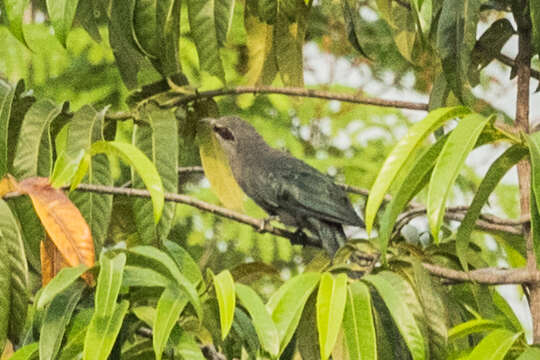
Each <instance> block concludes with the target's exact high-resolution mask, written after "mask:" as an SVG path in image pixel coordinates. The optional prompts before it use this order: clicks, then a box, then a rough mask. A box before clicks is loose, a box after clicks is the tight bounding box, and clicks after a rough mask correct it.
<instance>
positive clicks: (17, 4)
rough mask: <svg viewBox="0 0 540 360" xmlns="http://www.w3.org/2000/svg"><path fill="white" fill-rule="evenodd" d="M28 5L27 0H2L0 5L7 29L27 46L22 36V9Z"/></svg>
mask: <svg viewBox="0 0 540 360" xmlns="http://www.w3.org/2000/svg"><path fill="white" fill-rule="evenodd" d="M27 5H28V0H2V1H0V6H1V8H0V9H1V10H2V16H3V17H4V21H5V24H6V25H7V26H8V29H9V31H10V32H11V33H12V34H13V36H15V37H16V38H17V40H19V41H20V42H21V43H23V44H24V46H26V47H28V45H27V44H26V40H25V38H24V32H23V16H24V10H25V9H26V6H27Z"/></svg>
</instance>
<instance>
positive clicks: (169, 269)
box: [129, 246, 202, 320]
mask: <svg viewBox="0 0 540 360" xmlns="http://www.w3.org/2000/svg"><path fill="white" fill-rule="evenodd" d="M129 251H130V253H132V254H136V255H137V256H139V257H141V259H142V261H144V264H145V265H146V266H151V267H152V268H153V269H155V270H156V271H159V272H161V273H162V274H164V275H166V276H167V277H170V276H172V278H173V279H174V280H175V281H176V283H177V285H178V286H179V287H180V289H181V290H183V291H184V292H185V293H186V295H187V296H188V299H189V302H190V303H191V304H192V305H193V308H194V309H195V312H196V313H197V316H198V317H199V319H200V320H202V308H201V301H200V299H199V296H198V295H197V290H196V288H195V286H194V285H193V284H192V283H191V282H189V280H188V279H187V278H186V277H185V276H184V275H182V273H180V271H179V269H178V266H177V265H176V264H175V262H174V260H173V259H171V257H170V256H168V255H167V254H166V253H164V252H162V251H160V250H158V249H156V248H155V247H153V246H136V247H134V248H131V249H130V250H129Z"/></svg>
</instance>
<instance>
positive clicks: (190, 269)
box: [163, 240, 203, 285]
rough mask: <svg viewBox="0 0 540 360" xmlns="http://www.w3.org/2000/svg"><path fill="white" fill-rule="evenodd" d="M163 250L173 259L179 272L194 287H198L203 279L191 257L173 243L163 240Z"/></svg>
mask: <svg viewBox="0 0 540 360" xmlns="http://www.w3.org/2000/svg"><path fill="white" fill-rule="evenodd" d="M163 245H164V246H165V249H166V250H167V252H168V253H169V255H170V256H171V257H172V258H173V259H174V261H175V262H176V265H177V266H178V268H179V269H180V272H181V273H182V274H184V276H185V277H186V278H187V279H188V280H189V281H190V282H191V283H192V284H194V285H198V284H199V283H200V282H202V280H203V277H202V274H201V270H200V269H199V265H197V263H196V262H195V260H193V258H192V257H191V255H189V253H188V252H187V251H186V249H184V248H183V247H181V246H180V245H178V244H177V243H175V242H172V241H170V240H165V241H164V242H163Z"/></svg>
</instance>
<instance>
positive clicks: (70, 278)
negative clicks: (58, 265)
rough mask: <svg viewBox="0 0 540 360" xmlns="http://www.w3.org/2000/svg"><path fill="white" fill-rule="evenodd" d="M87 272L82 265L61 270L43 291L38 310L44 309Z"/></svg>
mask: <svg viewBox="0 0 540 360" xmlns="http://www.w3.org/2000/svg"><path fill="white" fill-rule="evenodd" d="M86 270H88V267H87V266H86V265H82V264H81V265H79V266H77V267H65V268H63V269H62V270H60V272H59V273H58V274H56V276H55V277H54V278H53V279H52V280H51V281H50V282H49V283H48V284H47V286H45V288H43V290H42V291H41V295H40V296H39V298H38V299H37V308H38V309H43V308H44V307H45V306H46V305H47V304H48V303H50V302H51V301H52V300H53V299H54V298H55V297H56V295H58V294H59V293H61V292H62V291H64V290H65V289H67V288H68V287H69V286H70V285H71V284H72V283H73V282H75V280H77V279H78V278H79V277H80V276H81V275H82V274H83V273H84V272H85V271H86Z"/></svg>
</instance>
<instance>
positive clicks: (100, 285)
mask: <svg viewBox="0 0 540 360" xmlns="http://www.w3.org/2000/svg"><path fill="white" fill-rule="evenodd" d="M125 264H126V254H118V255H116V256H115V257H114V258H112V259H110V258H109V257H108V256H107V255H106V254H102V255H101V258H100V259H99V277H98V281H97V287H96V297H95V308H96V310H95V313H94V317H109V316H111V315H112V313H113V312H114V309H115V307H116V299H117V297H118V293H119V292H120V286H121V285H122V276H123V272H124V265H125Z"/></svg>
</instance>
